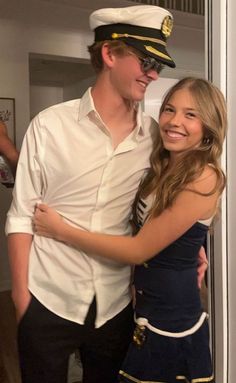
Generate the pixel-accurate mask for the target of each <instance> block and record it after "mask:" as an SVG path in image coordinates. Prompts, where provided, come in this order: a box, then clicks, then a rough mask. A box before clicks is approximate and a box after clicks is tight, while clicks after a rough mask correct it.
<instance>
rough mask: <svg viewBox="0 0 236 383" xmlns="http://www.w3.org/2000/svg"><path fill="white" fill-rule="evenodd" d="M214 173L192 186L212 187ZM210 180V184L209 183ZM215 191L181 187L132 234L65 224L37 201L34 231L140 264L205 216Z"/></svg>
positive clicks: (212, 207)
mask: <svg viewBox="0 0 236 383" xmlns="http://www.w3.org/2000/svg"><path fill="white" fill-rule="evenodd" d="M214 182H215V178H214V177H205V178H204V177H203V178H202V179H201V180H198V181H197V182H196V183H195V184H194V185H192V186H193V187H195V188H196V189H198V190H199V191H201V192H207V191H210V190H212V189H213V186H214ZM212 183H213V185H212ZM217 197H218V196H217V195H216V194H214V195H212V196H208V197H205V196H202V195H199V194H197V193H193V192H191V191H183V192H181V193H180V194H179V196H178V197H177V199H176V201H175V203H174V204H173V206H172V207H171V208H169V209H166V210H165V211H164V212H163V213H162V214H161V215H160V216H158V217H156V218H153V219H150V220H148V221H147V222H146V223H145V225H144V226H143V227H142V228H141V230H140V231H139V232H138V234H137V235H136V236H134V237H126V236H115V235H108V234H100V233H91V232H87V231H83V230H80V229H77V228H75V227H72V226H70V225H68V224H67V223H66V222H64V221H63V219H62V218H61V217H60V216H59V214H58V213H56V212H55V211H54V210H53V209H51V208H49V207H48V206H47V205H39V207H38V208H37V209H36V213H35V217H34V226H35V229H36V234H39V235H43V236H47V237H51V238H55V239H57V240H59V241H63V242H66V243H69V244H70V245H72V246H75V247H79V248H80V249H81V250H83V251H85V252H86V253H95V254H97V255H100V256H103V257H106V258H112V259H114V260H117V261H120V262H127V263H129V264H141V263H143V262H145V261H146V260H148V259H150V258H151V257H153V256H154V255H155V254H157V253H159V252H160V251H161V250H163V249H164V248H165V247H167V246H168V245H169V244H170V243H172V242H174V241H175V240H176V239H177V238H179V237H180V236H181V235H182V234H183V233H185V232H186V231H187V230H188V229H189V228H190V227H191V226H192V225H193V224H194V223H195V222H197V221H198V220H200V219H207V218H209V217H210V216H211V215H212V214H213V212H214V211H215V208H216V203H217Z"/></svg>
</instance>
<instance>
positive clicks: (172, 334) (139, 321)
mask: <svg viewBox="0 0 236 383" xmlns="http://www.w3.org/2000/svg"><path fill="white" fill-rule="evenodd" d="M208 317H209V315H208V314H207V313H206V312H203V313H202V314H201V316H200V318H199V319H198V321H197V323H195V325H193V327H191V328H190V329H188V330H185V331H181V332H170V331H164V330H161V329H159V328H156V327H154V326H152V325H151V324H150V323H149V322H148V320H147V319H146V318H142V317H140V318H137V319H135V322H136V323H137V324H138V325H139V326H145V327H147V328H148V329H149V330H150V331H152V332H155V333H156V334H159V335H163V336H169V337H171V338H183V337H184V336H188V335H192V334H194V333H195V332H196V331H197V330H198V329H199V328H200V327H201V326H202V324H203V322H204V320H205V319H206V318H208Z"/></svg>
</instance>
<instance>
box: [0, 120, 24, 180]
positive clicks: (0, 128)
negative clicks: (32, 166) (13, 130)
mask: <svg viewBox="0 0 236 383" xmlns="http://www.w3.org/2000/svg"><path fill="white" fill-rule="evenodd" d="M0 154H2V155H3V156H4V157H5V158H6V160H7V162H8V164H9V166H10V168H11V171H12V174H13V175H14V176H15V173H16V167H17V162H18V158H19V152H18V150H17V149H16V147H15V145H14V144H13V142H12V141H11V140H10V138H9V137H8V134H7V128H6V125H5V124H4V123H3V122H2V121H0Z"/></svg>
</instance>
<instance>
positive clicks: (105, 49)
mask: <svg viewBox="0 0 236 383" xmlns="http://www.w3.org/2000/svg"><path fill="white" fill-rule="evenodd" d="M101 54H102V58H103V62H104V64H105V65H106V66H108V67H109V68H111V67H112V66H113V63H114V58H115V56H114V54H113V53H112V50H111V47H110V45H109V43H104V44H103V46H102V50H101Z"/></svg>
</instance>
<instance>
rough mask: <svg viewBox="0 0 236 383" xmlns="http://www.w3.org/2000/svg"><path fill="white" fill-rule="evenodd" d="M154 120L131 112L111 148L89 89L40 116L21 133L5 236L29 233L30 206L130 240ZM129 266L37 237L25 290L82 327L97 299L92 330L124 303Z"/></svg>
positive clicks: (76, 225) (95, 230)
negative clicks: (127, 128) (131, 123)
mask: <svg viewBox="0 0 236 383" xmlns="http://www.w3.org/2000/svg"><path fill="white" fill-rule="evenodd" d="M155 128H156V122H155V121H154V120H153V119H151V118H150V117H148V116H146V115H145V114H144V113H143V112H142V111H141V109H140V106H138V107H137V125H136V127H135V129H134V130H133V131H132V133H131V134H130V135H129V136H128V137H126V138H125V139H124V140H123V141H122V142H121V143H120V144H119V145H118V146H117V147H116V148H115V149H114V147H113V146H112V140H111V136H110V134H109V130H108V128H107V127H106V126H105V124H104V123H103V121H102V120H101V118H100V116H99V114H98V113H97V111H96V110H95V107H94V103H93V99H92V96H91V89H88V91H87V92H86V93H85V94H84V96H83V97H82V99H81V100H72V101H68V102H65V103H62V104H58V105H55V106H52V107H50V108H48V109H46V110H44V111H42V112H41V113H39V114H38V115H37V116H36V117H35V118H34V120H33V121H32V122H31V124H30V126H29V129H28V131H27V133H26V135H25V138H24V141H23V145H22V150H21V154H20V159H19V163H18V170H17V176H16V183H15V188H14V191H13V201H12V205H11V207H10V210H9V212H8V215H7V222H6V233H7V234H9V233H29V234H33V230H32V216H33V212H34V208H35V204H36V203H37V202H39V201H42V202H44V203H46V204H48V205H49V206H51V207H53V208H55V209H56V210H57V211H58V212H59V213H60V214H61V215H62V216H63V218H64V219H65V220H66V221H67V222H68V223H70V224H71V225H73V226H75V227H78V228H81V229H83V230H90V231H93V232H102V233H109V234H116V235H130V233H131V230H130V226H129V217H130V213H131V206H132V203H133V200H134V197H135V193H136V191H137V188H138V185H139V182H140V179H141V177H142V176H143V173H144V172H145V171H146V169H147V168H148V167H149V156H150V152H151V149H152V132H153V131H154V129H155ZM129 284H130V267H129V266H127V265H124V264H122V263H118V262H115V261H112V260H107V259H103V258H101V257H99V256H97V255H96V254H91V255H90V256H87V255H86V254H85V253H84V252H82V251H80V250H79V249H76V248H74V247H72V246H68V245H67V244H65V243H62V242H59V241H55V240H53V239H49V238H44V237H40V236H37V235H35V236H34V237H33V242H32V246H31V251H30V262H29V289H30V291H31V292H32V294H33V295H35V296H36V298H37V299H38V300H39V301H40V302H41V303H42V304H43V305H44V306H46V307H47V308H48V309H49V310H51V311H52V312H54V313H56V314H57V315H59V316H61V317H63V318H66V319H68V320H71V321H74V322H76V323H79V324H83V323H84V319H85V316H86V313H87V310H88V307H89V305H90V303H91V301H92V299H93V297H94V295H96V300H97V318H96V322H95V325H96V327H100V326H102V325H103V324H104V323H105V322H106V321H107V320H109V319H111V318H112V317H114V316H115V315H116V314H117V313H119V312H120V311H121V310H122V309H123V308H124V307H125V306H126V305H127V304H128V303H129V301H130V299H131V298H130V288H129Z"/></svg>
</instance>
